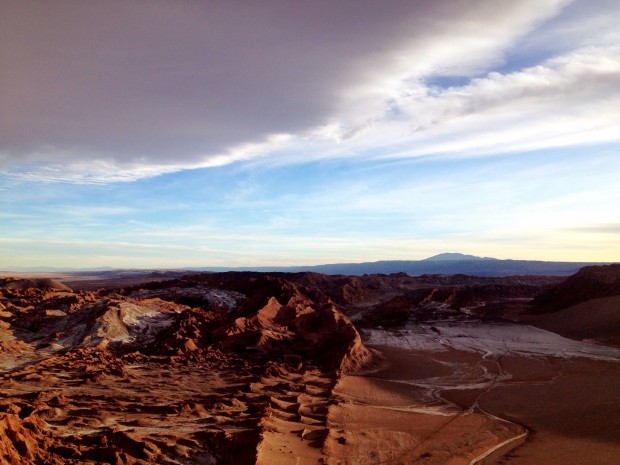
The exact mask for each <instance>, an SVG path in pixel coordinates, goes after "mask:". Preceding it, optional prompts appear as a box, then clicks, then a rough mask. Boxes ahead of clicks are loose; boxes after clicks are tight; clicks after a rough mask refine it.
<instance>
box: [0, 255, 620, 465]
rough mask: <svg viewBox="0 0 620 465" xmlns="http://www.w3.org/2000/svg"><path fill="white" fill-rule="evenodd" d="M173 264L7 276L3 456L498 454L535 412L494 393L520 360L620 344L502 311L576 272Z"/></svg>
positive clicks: (561, 288) (124, 459) (595, 352)
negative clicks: (132, 279)
mask: <svg viewBox="0 0 620 465" xmlns="http://www.w3.org/2000/svg"><path fill="white" fill-rule="evenodd" d="M616 270H617V269H616V268H613V267H612V268H610V269H609V270H608V269H604V270H603V271H602V273H603V275H605V276H608V275H609V274H610V273H612V274H613V273H615V271H616ZM599 271H600V270H594V271H589V270H588V269H586V270H584V271H583V273H586V277H587V276H589V275H590V274H592V273H594V274H596V275H597V276H598V274H600V273H599ZM588 273H590V274H588ZM168 278H169V279H167V280H165V281H153V279H155V277H149V279H147V280H145V281H140V283H138V284H135V285H133V286H126V287H119V284H120V283H119V282H118V281H114V282H113V283H111V285H110V286H109V287H105V286H103V287H100V288H99V289H93V286H92V284H93V283H92V282H88V283H83V284H84V285H83V289H81V290H80V289H79V287H80V285H79V282H76V281H71V282H70V284H71V286H72V287H73V288H74V289H75V290H73V289H72V288H71V287H69V286H67V285H66V284H63V283H61V282H59V281H55V280H52V279H15V278H4V279H0V374H1V378H0V390H1V392H2V396H1V397H0V463H7V464H99V463H111V464H151V463H157V464H241V465H243V464H270V465H271V464H289V463H291V464H292V463H299V464H320V463H323V464H334V465H336V464H343V465H344V464H351V465H353V464H378V463H420V464H428V465H430V464H440V463H453V464H460V463H463V464H470V465H472V464H475V463H487V464H488V463H497V460H499V459H500V458H501V457H502V456H506V454H507V453H508V452H509V451H511V450H513V449H514V448H515V447H517V446H519V445H520V444H522V443H523V442H524V441H525V440H526V439H527V438H529V436H528V435H529V433H530V431H531V430H532V428H536V426H535V425H534V426H531V425H527V424H526V423H527V421H513V420H514V418H515V417H518V415H515V414H514V413H512V414H510V415H509V417H510V418H506V417H505V414H506V413H507V412H505V411H498V410H497V409H496V407H495V404H497V402H495V404H493V402H492V401H491V400H490V399H492V396H493V395H495V394H496V392H498V391H497V390H498V389H500V388H503V387H504V386H507V384H506V383H508V382H509V379H511V376H517V375H518V376H517V377H521V379H522V381H523V380H525V381H523V382H526V381H527V382H530V381H532V380H533V379H534V378H535V379H536V380H538V381H537V382H540V381H541V379H543V378H544V379H547V374H542V372H541V371H540V368H537V370H538V371H536V370H535V374H534V377H533V378H532V377H531V376H530V375H528V374H524V372H523V369H522V368H519V367H522V365H519V363H517V361H516V360H521V358H522V357H532V356H534V357H539V358H540V357H546V358H545V360H547V358H549V357H556V356H560V355H559V354H557V352H558V351H563V353H573V354H577V355H570V357H574V356H576V357H586V358H588V357H589V358H588V360H596V361H597V362H596V363H611V364H612V365H609V366H612V367H615V366H617V363H616V362H615V360H616V358H615V357H617V358H618V359H620V355H618V354H616V353H615V352H613V350H614V349H611V348H609V349H605V346H602V348H601V347H599V346H587V345H579V344H581V343H580V342H578V341H573V343H574V344H577V345H574V346H571V344H573V343H571V342H570V341H569V342H566V341H568V340H566V339H564V338H561V337H560V336H557V338H559V339H553V338H552V337H550V336H548V334H551V333H547V332H546V331H543V330H538V331H540V333H536V332H534V331H533V330H531V329H527V328H531V327H530V326H519V328H524V329H523V330H524V331H529V332H527V336H520V335H517V333H515V329H514V328H515V327H516V326H514V325H516V324H515V323H512V322H510V321H509V320H506V319H505V318H511V319H525V320H527V319H528V318H529V319H536V318H538V320H536V321H533V322H531V324H535V325H538V326H540V327H544V325H545V324H546V325H551V323H549V321H551V320H549V318H550V317H549V315H551V317H553V315H554V312H551V313H549V312H548V311H547V310H546V312H547V313H544V317H545V318H547V319H546V320H544V321H543V320H542V319H540V314H542V312H540V311H538V310H537V308H539V307H532V306H531V301H532V299H533V298H534V297H536V296H539V297H538V298H537V300H535V302H536V305H543V304H544V305H545V308H547V309H548V308H555V307H550V305H552V304H551V303H550V302H559V301H562V299H563V298H564V297H562V296H565V295H566V293H567V292H571V291H572V290H574V289H576V288H579V284H578V283H583V282H584V279H580V278H579V276H578V275H576V276H575V277H573V278H570V279H569V280H568V281H565V282H564V279H565V278H556V277H544V276H535V277H532V276H523V277H502V278H489V277H487V278H480V277H470V276H464V275H455V276H444V275H425V276H419V277H410V276H407V275H405V274H394V275H365V276H326V275H321V274H317V273H250V272H238V273H199V274H192V275H185V276H183V277H168ZM609 279H611V278H609ZM609 279H607V278H605V279H603V280H602V281H603V282H607V281H609ZM570 280H577V281H575V282H574V283H573V284H570V283H571V281H570ZM585 281H587V279H585ZM597 282H598V281H597ZM566 283H569V284H570V285H568V286H567V284H566ZM575 283H576V284H575ZM99 284H105V282H99ZM129 284H131V283H129ZM584 286H585V287H587V286H586V285H585V284H584ZM594 287H596V288H600V284H595V285H594ZM593 292H594V294H588V297H591V298H600V297H601V296H600V295H599V294H597V292H600V291H593ZM605 292H606V293H605V294H604V296H605V298H613V296H610V295H609V292H611V291H605ZM580 295H585V294H584V293H580ZM541 302H542V303H541ZM577 303H579V302H577ZM581 304H583V302H581ZM614 308H615V309H616V310H613V308H612V309H611V310H609V311H608V313H614V312H615V314H616V315H617V314H618V312H617V307H614ZM565 310H566V309H564V310H562V311H565ZM569 310H570V309H569ZM570 311H571V312H574V311H575V310H574V309H573V310H570ZM502 318H503V319H502ZM500 322H504V323H501V324H502V325H504V326H501V325H500V324H499V323H500ZM511 325H513V326H511ZM608 326H609V325H608ZM481 334H484V337H482V336H481ZM519 334H521V333H519ZM523 334H526V333H523ZM597 334H598V333H597ZM586 336H590V335H586ZM511 338H512V339H514V341H515V342H510V340H511ZM579 339H583V338H579ZM608 339H609V338H608ZM528 341H529V342H528ZM584 344H585V343H584ZM571 350H572V351H573V352H569V351H571ZM609 350H611V352H609ZM562 356H563V355H562ZM507 360H512V362H510V363H512V365H511V366H510V367H507V366H505V364H506V363H507V362H506V361H507ZM549 360H550V359H549ZM527 363H531V362H527ZM537 363H538V362H535V364H537ZM545 363H546V362H545ZM580 363H581V362H580ZM553 366H554V367H556V368H553V369H552V370H551V371H553V370H555V371H554V373H555V374H551V375H549V376H551V378H550V379H559V378H560V377H561V376H560V374H559V372H557V366H558V365H557V364H556V365H553ZM588 366H590V365H588ZM606 366H607V365H606ZM515 367H516V368H515ZM571 367H572V365H571ZM571 369H572V368H571ZM607 369H609V370H611V368H609V367H608V368H607ZM613 369H614V370H615V368H613ZM455 370H456V371H455ZM509 373H512V374H510V375H509ZM545 373H546V372H545ZM597 373H598V372H597ZM614 373H615V372H614ZM595 374H596V373H594V374H593V375H592V376H594V375H595ZM554 376H555V378H554ZM614 376H615V375H614ZM442 377H443V378H442ZM541 377H542V378H541ZM588 379H590V378H588ZM609 379H612V380H613V379H615V378H613V377H611V378H609ZM618 379H619V380H620V377H618ZM433 380H434V381H433ZM528 380H529V381H528ZM532 382H533V381H532ZM431 385H433V386H434V387H432V388H431ZM468 386H469V387H468ZM471 386H473V387H471ZM472 395H473V397H472ZM483 405H486V406H485V407H484V408H483V407H482V406H483ZM612 407H613V408H617V405H616V404H613V405H612ZM502 408H504V407H501V408H499V410H501V409H502ZM494 409H495V410H494ZM491 411H493V412H492V413H491ZM526 420H527V418H526ZM528 421H529V420H528ZM603 427H604V428H607V427H605V426H603ZM606 434H607V433H606ZM612 452H613V451H612ZM502 463H503V462H502ZM506 463H512V462H506ZM514 463H515V464H517V463H519V462H518V461H517V462H514ZM549 463H553V462H549ZM592 463H598V462H596V461H593V462H592ZM602 463H604V462H602Z"/></svg>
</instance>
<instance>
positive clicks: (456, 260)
mask: <svg viewBox="0 0 620 465" xmlns="http://www.w3.org/2000/svg"><path fill="white" fill-rule="evenodd" d="M610 263H611V262H545V261H536V260H500V259H497V258H490V257H477V256H475V255H466V254H461V253H456V252H449V253H441V254H438V255H434V256H432V257H429V258H425V259H423V260H382V261H377V262H364V263H332V264H326V265H309V266H258V267H256V266H253V267H252V266H249V267H222V266H215V267H192V268H184V269H181V268H179V269H175V270H170V269H167V270H165V269H159V270H140V269H114V268H96V269H94V268H91V269H81V270H76V269H73V270H70V269H66V268H65V269H61V268H55V269H54V268H21V269H16V268H13V269H12V270H5V273H6V272H8V271H16V272H18V271H22V272H24V271H27V272H42V271H44V272H57V273H59V272H69V273H72V274H77V275H80V274H89V275H91V274H92V275H101V277H102V278H112V277H114V278H121V277H144V276H146V274H148V273H151V274H153V273H161V272H165V273H166V275H167V276H168V275H175V274H178V273H181V272H185V271H187V272H189V271H214V272H220V271H260V272H273V271H276V272H283V273H298V272H303V271H313V272H316V273H323V274H328V275H353V276H361V275H365V274H393V273H406V274H408V275H410V276H419V275H423V274H443V275H455V274H465V275H470V276H498V277H499V276H523V275H536V276H570V275H572V274H575V273H577V271H579V270H580V269H581V268H583V267H585V266H591V265H608V264H610Z"/></svg>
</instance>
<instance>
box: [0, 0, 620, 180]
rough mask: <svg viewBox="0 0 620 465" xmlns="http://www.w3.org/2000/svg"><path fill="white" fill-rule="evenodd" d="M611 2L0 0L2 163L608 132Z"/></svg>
mask: <svg viewBox="0 0 620 465" xmlns="http://www.w3.org/2000/svg"><path fill="white" fill-rule="evenodd" d="M588 5H590V6H588ZM592 5H593V6H592ZM586 6H588V7H587V8H586ZM619 15H620V5H618V4H617V3H614V2H583V1H575V2H569V1H566V0H546V1H540V0H521V1H514V2H497V1H494V0H469V1H461V0H449V1H445V2H434V1H430V0H415V1H411V0H407V1H404V0H403V1H399V0H394V1H390V2H387V4H385V3H374V2H358V1H352V0H350V1H341V2H327V1H316V2H283V1H267V2H245V3H244V2H190V1H181V2H174V3H171V2H164V1H160V2H159V1H156V2H151V1H149V2H146V1H134V2H123V1H109V2H105V3H103V2H97V3H93V2H81V1H69V0H60V1H57V2H53V3H51V2H35V1H29V0H26V1H6V2H3V3H2V5H0V56H2V62H3V65H2V70H0V89H1V90H0V92H1V93H0V128H1V129H0V130H1V131H2V133H1V134H0V167H2V169H3V171H4V172H5V173H8V174H10V175H12V176H16V177H21V178H26V179H36V180H49V181H74V182H93V183H98V182H116V181H130V180H135V179H139V178H144V177H152V176H157V175H159V174H163V173H171V172H175V171H179V170H184V169H192V168H201V167H202V168H204V167H213V166H219V165H225V164H229V163H233V162H235V161H239V160H250V159H252V160H260V161H261V162H264V163H294V162H300V161H307V160H311V159H315V158H316V159H318V158H328V157H353V156H357V157H364V158H368V157H374V158H381V157H390V158H398V157H418V156H428V155H443V156H480V155H490V154H494V153H507V152H518V151H528V150H536V149H540V148H549V147H562V146H568V145H575V144H577V145H579V144H597V143H607V142H616V141H618V139H619V138H620V136H619V135H618V134H617V133H618V131H617V127H618V126H619V123H620V115H619V114H618V111H617V108H619V107H620V105H619V104H620V90H619V89H620V86H619V83H620V47H619V44H620V39H619V37H618V36H619V34H618V33H617V32H615V31H616V30H617V24H616V21H615V18H617V17H618V16H619ZM591 25H595V26H596V28H597V34H596V37H595V38H593V35H592V34H585V33H584V32H583V31H585V30H587V29H588V27H590V26H591ZM550 36H552V37H554V43H556V44H558V45H557V46H556V47H553V46H551V45H550V44H549V42H548V41H547V40H546V38H548V37H550ZM528 50H529V51H528ZM541 53H542V54H543V55H544V56H539V55H540V54H541ZM528 60H529V61H528ZM532 60H534V61H535V62H534V63H532ZM526 63H527V64H526ZM450 80H452V81H453V82H454V83H455V84H453V85H448V84H445V83H446V82H452V81H450ZM442 82H443V83H444V84H443V85H440V84H438V83H442Z"/></svg>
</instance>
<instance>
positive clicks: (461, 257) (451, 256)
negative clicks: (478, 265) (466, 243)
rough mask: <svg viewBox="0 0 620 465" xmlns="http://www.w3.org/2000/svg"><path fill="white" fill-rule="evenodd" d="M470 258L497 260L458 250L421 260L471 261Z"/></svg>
mask: <svg viewBox="0 0 620 465" xmlns="http://www.w3.org/2000/svg"><path fill="white" fill-rule="evenodd" d="M469 260H495V258H489V257H477V256H475V255H466V254H463V253H458V252H446V253H440V254H438V255H433V256H432V257H429V258H425V259H424V260H421V261H423V262H440V261H469Z"/></svg>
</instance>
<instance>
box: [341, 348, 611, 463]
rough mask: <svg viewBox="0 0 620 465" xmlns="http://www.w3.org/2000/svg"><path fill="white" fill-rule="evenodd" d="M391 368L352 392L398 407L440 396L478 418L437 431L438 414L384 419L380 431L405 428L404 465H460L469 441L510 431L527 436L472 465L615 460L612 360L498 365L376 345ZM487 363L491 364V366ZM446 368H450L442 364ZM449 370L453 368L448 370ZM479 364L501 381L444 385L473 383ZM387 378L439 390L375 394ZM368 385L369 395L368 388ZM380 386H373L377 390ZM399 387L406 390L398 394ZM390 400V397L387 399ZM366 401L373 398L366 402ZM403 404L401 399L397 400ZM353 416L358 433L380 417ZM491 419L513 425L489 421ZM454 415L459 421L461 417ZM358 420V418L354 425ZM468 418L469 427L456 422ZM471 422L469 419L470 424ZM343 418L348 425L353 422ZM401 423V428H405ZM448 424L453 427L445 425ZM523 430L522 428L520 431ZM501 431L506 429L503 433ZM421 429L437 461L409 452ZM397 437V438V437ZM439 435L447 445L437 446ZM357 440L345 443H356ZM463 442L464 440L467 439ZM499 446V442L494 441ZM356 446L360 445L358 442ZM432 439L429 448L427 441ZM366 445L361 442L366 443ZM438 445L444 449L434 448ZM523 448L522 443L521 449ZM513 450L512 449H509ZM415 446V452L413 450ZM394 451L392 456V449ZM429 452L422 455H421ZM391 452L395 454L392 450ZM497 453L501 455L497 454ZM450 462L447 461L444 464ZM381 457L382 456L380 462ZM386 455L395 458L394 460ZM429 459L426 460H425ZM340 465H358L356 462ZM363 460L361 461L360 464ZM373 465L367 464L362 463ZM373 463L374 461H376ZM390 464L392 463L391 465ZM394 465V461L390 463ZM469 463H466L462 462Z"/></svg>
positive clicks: (503, 361) (365, 410) (362, 412)
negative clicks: (439, 457)
mask: <svg viewBox="0 0 620 465" xmlns="http://www.w3.org/2000/svg"><path fill="white" fill-rule="evenodd" d="M381 349H382V352H383V354H384V356H385V357H386V360H387V362H389V363H390V365H389V367H387V368H385V369H383V370H380V371H378V372H376V373H375V374H374V375H373V376H378V377H380V378H383V379H379V380H372V379H365V378H362V379H361V380H360V379H357V380H356V381H355V385H356V386H357V387H356V388H355V389H354V390H353V391H354V392H355V395H360V392H361V393H363V394H364V395H363V396H362V399H365V402H366V403H375V404H376V403H382V404H383V405H386V404H390V403H391V404H396V403H397V402H396V401H395V400H394V399H395V397H393V396H395V395H396V394H394V393H395V392H396V393H398V396H399V397H398V399H405V398H407V396H408V398H409V399H410V400H411V401H413V402H418V403H419V402H420V398H422V399H423V398H424V397H425V396H426V398H427V400H428V401H432V400H433V399H434V400H437V399H445V401H447V402H450V403H452V404H456V405H458V407H459V408H461V409H463V411H465V412H467V411H468V410H471V409H473V410H474V411H475V412H477V413H476V414H473V415H477V416H478V417H482V418H483V420H481V419H480V418H476V417H475V416H472V415H469V416H470V417H471V418H467V417H468V415H464V414H461V415H460V416H459V415H457V416H456V420H457V421H454V420H452V418H450V420H452V421H451V422H448V423H447V424H444V425H443V427H442V420H443V421H444V422H445V418H444V417H436V418H431V417H430V416H428V415H418V418H417V419H416V414H412V413H409V415H410V420H409V423H408V424H407V422H406V421H402V422H400V420H402V417H401V418H399V417H398V415H397V414H394V415H393V418H390V420H381V421H382V422H383V421H385V422H386V423H383V427H384V428H386V427H387V426H386V425H392V426H391V427H392V428H393V429H397V430H399V431H402V430H406V431H407V432H408V435H404V436H402V437H403V438H405V439H406V441H404V440H402V439H400V444H403V445H404V447H403V449H404V448H405V447H408V448H412V447H413V448H414V449H413V452H409V453H407V454H404V455H403V456H399V457H406V460H404V461H403V463H461V462H450V461H449V460H457V457H459V456H463V455H464V452H463V449H467V447H469V449H467V451H468V452H469V453H471V451H472V450H473V447H474V446H473V442H474V441H480V444H484V445H485V446H488V445H490V444H492V443H493V439H494V437H495V438H503V437H507V436H509V435H510V434H513V435H515V436H516V434H515V431H526V430H527V431H528V435H527V437H526V438H522V439H521V440H520V441H515V442H514V443H510V444H509V445H508V446H510V447H506V448H500V449H498V450H497V451H496V452H495V453H494V454H491V455H489V456H487V457H486V458H485V460H486V461H480V462H474V463H486V464H492V463H498V464H503V465H539V464H545V465H556V464H557V465H573V464H574V465H583V464H588V465H599V464H600V465H604V464H605V465H613V464H616V463H620V397H619V396H618V392H620V364H619V363H616V362H606V361H596V360H590V359H586V358H572V359H566V358H559V357H535V358H534V357H533V358H527V357H515V356H504V357H500V358H499V359H498V360H483V357H482V356H481V355H480V354H476V353H473V352H459V351H446V352H426V353H423V352H420V351H418V352H409V353H408V351H407V350H403V349H394V348H381ZM492 362H496V363H497V365H496V368H493V365H492ZM446 363H450V364H452V365H446ZM448 366H452V369H451V370H448V369H447V367H448ZM481 366H485V367H486V368H487V370H488V371H489V372H490V373H491V374H493V370H495V371H496V374H497V375H500V374H501V377H499V378H498V379H497V381H495V382H493V381H490V382H489V383H488V385H487V386H486V387H485V388H481V389H462V388H459V387H456V388H453V389H451V388H449V385H450V383H453V382H454V383H455V384H459V383H465V382H466V381H467V379H468V378H469V381H472V382H475V381H477V380H479V379H480V371H479V370H480V367H481ZM385 378H387V379H400V380H408V381H410V382H418V383H424V382H425V381H428V382H432V383H436V384H437V385H442V384H443V385H444V386H445V387H444V388H442V389H438V390H437V391H435V392H429V391H428V390H426V389H424V388H422V387H420V386H415V385H406V384H400V385H399V386H398V387H397V388H396V389H395V390H391V391H392V394H389V395H388V394H383V397H380V395H381V394H380V393H381V389H382V388H384V387H385V386H386V384H385V383H386V380H385ZM348 383H349V384H348V385H347V380H344V382H341V383H339V385H338V387H339V388H340V389H342V388H341V386H343V387H345V388H349V389H351V388H350V385H351V384H353V383H352V382H351V381H349V382H348ZM368 384H370V385H372V386H373V389H374V390H371V389H370V388H369V387H367V386H366V385H368ZM377 388H379V389H377ZM403 390H404V391H403ZM390 395H391V396H392V397H390ZM370 399H374V400H373V401H372V402H371V401H370ZM401 402H402V403H405V402H404V400H401ZM355 409H357V411H358V412H357V413H356V414H349V415H352V416H353V418H355V419H356V422H357V421H359V424H360V430H362V431H363V430H371V429H372V428H376V427H377V426H378V425H379V424H380V423H378V419H379V418H384V416H383V415H381V416H377V415H373V414H372V413H370V411H369V407H368V406H366V405H364V406H354V407H352V408H351V410H353V411H355ZM399 413H400V414H401V415H407V414H406V413H403V412H399ZM485 413H486V414H488V415H492V416H496V417H499V418H502V419H505V420H508V421H510V422H511V423H512V425H509V424H507V423H502V422H501V421H497V422H494V421H491V418H492V417H488V416H486V417H485ZM459 417H460V418H459ZM360 418H361V420H360ZM463 418H466V419H467V420H468V421H467V424H466V425H463V424H461V423H462V422H463V421H464V420H463ZM474 418H475V421H474ZM476 422H478V423H477V424H478V428H479V429H478V430H477V431H476V434H467V433H466V432H465V431H467V428H468V426H469V427H470V428H473V425H474V424H476ZM352 423H353V422H352V421H349V424H352ZM405 424H407V425H408V426H407V427H406V428H404V427H403V425H405ZM451 425H454V428H449V427H448V426H451ZM517 425H521V427H522V428H523V429H518V428H519V427H518V426H517ZM502 427H504V428H509V431H502ZM424 428H427V430H426V431H427V432H428V433H431V438H432V441H428V440H427V441H426V443H425V444H424V448H425V451H428V450H432V452H433V454H435V453H437V452H443V453H444V454H446V455H444V456H443V461H442V460H438V461H436V462H432V461H424V460H422V458H423V457H422V456H421V455H420V456H418V457H417V458H416V457H414V456H413V453H415V452H416V451H418V450H420V446H419V443H418V442H416V440H415V438H416V434H418V435H419V436H417V437H418V438H419V437H420V436H421V434H422V433H421V430H422V429H424ZM401 434H402V433H401ZM444 437H450V438H451V439H450V440H449V441H446V442H445V443H442V440H443V438H444ZM354 440H355V438H353V439H351V441H354ZM468 440H469V443H468V442H467V441H468ZM495 440H496V441H498V440H499V439H495ZM360 442H362V441H360ZM429 442H430V443H429ZM367 443H368V442H367V441H366V444H367ZM437 443H440V444H442V446H444V447H443V448H441V447H438V446H437V445H436V444H437ZM521 444H522V445H521ZM515 446H519V447H516V448H514V449H513V450H512V451H511V450H509V449H510V448H511V447H515ZM415 447H417V449H415ZM394 453H395V452H394ZM426 453H428V452H426ZM395 454H396V453H395ZM503 454H506V455H504V456H503V457H502V455H503ZM448 457H450V459H448ZM383 458H386V457H383ZM392 458H394V459H395V458H396V455H394V456H393V457H392ZM426 459H429V460H430V457H426ZM343 463H357V462H354V461H351V462H343ZM359 463H362V462H359ZM368 463H371V462H368ZM375 463H378V462H375ZM390 463H392V462H390ZM394 463H398V462H394ZM463 463H471V462H467V461H465V462H463Z"/></svg>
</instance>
